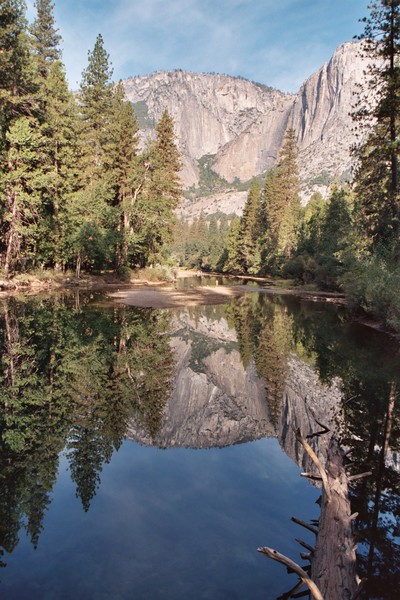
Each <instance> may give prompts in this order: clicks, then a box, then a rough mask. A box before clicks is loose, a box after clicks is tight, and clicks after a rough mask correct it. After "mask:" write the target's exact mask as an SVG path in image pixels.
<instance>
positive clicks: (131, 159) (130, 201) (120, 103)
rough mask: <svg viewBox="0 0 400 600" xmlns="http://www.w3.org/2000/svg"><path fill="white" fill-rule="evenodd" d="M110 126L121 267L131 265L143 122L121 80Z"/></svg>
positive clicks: (119, 265) (113, 102)
mask: <svg viewBox="0 0 400 600" xmlns="http://www.w3.org/2000/svg"><path fill="white" fill-rule="evenodd" d="M110 129H111V139H110V152H111V156H112V164H111V168H112V171H113V185H114V198H115V203H116V206H117V208H118V212H119V222H118V232H119V242H118V249H117V257H116V266H117V268H121V267H122V266H127V265H128V259H129V251H130V233H131V228H132V223H131V221H132V212H133V209H134V204H135V201H136V196H137V194H136V193H135V192H136V188H135V185H134V181H133V180H134V179H135V170H137V169H138V167H139V165H138V161H137V160H136V159H137V151H138V143H139V138H138V131H139V125H138V121H137V118H136V115H135V112H134V110H133V107H132V105H131V103H130V102H127V101H126V100H125V92H124V88H123V85H122V82H121V81H120V82H119V83H118V85H117V86H116V87H115V90H114V93H113V97H112V104H111V128H110Z"/></svg>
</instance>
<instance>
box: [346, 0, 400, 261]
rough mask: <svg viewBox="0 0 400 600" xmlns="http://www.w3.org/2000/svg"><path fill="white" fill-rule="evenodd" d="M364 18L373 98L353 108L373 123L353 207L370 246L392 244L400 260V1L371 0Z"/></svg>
mask: <svg viewBox="0 0 400 600" xmlns="http://www.w3.org/2000/svg"><path fill="white" fill-rule="evenodd" d="M363 22H364V23H365V30H364V34H363V35H362V36H361V37H362V39H363V40H364V44H365V46H364V47H365V52H366V54H367V55H368V56H371V57H372V59H373V60H372V66H371V68H370V72H369V87H370V88H371V89H373V90H374V94H376V95H377V102H376V104H375V105H374V106H373V107H372V108H371V109H369V108H368V105H366V106H365V105H364V106H363V107H362V108H361V110H359V111H357V112H356V114H355V118H356V119H361V120H365V118H366V119H367V122H369V123H371V122H372V123H375V125H374V126H373V129H372V131H371V133H370V135H369V136H368V138H367V140H366V142H365V143H364V144H363V145H362V146H361V147H360V148H359V150H358V156H359V159H360V166H359V171H358V174H357V175H356V191H357V196H358V211H357V212H358V215H359V221H360V224H361V228H362V229H363V231H364V233H365V236H366V238H367V239H366V242H367V246H368V247H369V249H374V248H376V247H379V246H380V245H384V246H386V247H388V246H392V247H393V249H394V257H395V261H396V262H397V264H400V193H399V192H400V190H399V143H398V140H399V120H398V115H399V113H400V2H399V1H398V0H377V1H374V2H372V3H371V6H370V15H369V17H366V18H365V19H363Z"/></svg>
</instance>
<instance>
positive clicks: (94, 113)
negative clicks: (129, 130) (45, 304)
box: [68, 35, 118, 275]
mask: <svg viewBox="0 0 400 600" xmlns="http://www.w3.org/2000/svg"><path fill="white" fill-rule="evenodd" d="M111 75H112V69H111V66H110V63H109V55H108V54H107V52H106V50H105V48H104V43H103V38H102V36H101V35H98V37H97V39H96V43H95V45H94V48H93V51H89V53H88V66H87V67H86V69H85V70H84V72H83V75H82V82H81V87H80V93H79V109H80V114H81V120H82V130H81V138H80V139H81V142H80V164H79V167H80V178H79V184H80V190H79V191H78V192H77V194H76V195H74V196H73V197H72V198H71V201H70V202H69V205H68V223H69V227H68V229H69V238H68V245H69V246H70V248H71V252H72V254H73V256H74V261H75V266H76V272H77V274H78V275H79V273H80V270H81V267H82V266H87V267H94V268H100V267H105V266H111V264H112V263H113V259H114V256H115V244H116V230H117V226H118V218H117V215H116V211H115V210H114V207H113V204H114V192H115V189H114V179H113V173H112V152H111V149H112V142H111V130H110V129H111V120H112V117H111V114H112V96H113V88H112V82H111Z"/></svg>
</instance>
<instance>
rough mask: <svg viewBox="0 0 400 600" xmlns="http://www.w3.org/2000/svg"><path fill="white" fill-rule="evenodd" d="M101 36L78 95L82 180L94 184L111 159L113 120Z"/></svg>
mask: <svg viewBox="0 0 400 600" xmlns="http://www.w3.org/2000/svg"><path fill="white" fill-rule="evenodd" d="M109 58H110V57H109V55H108V54H107V52H106V50H105V48H104V42H103V38H102V36H101V35H100V34H99V35H98V36H97V39H96V43H95V45H94V48H93V51H92V52H90V51H89V53H88V66H87V67H86V69H85V70H84V71H83V74H82V82H81V86H80V93H79V104H80V111H81V115H82V120H83V133H84V143H83V149H84V162H83V166H84V172H83V174H82V177H83V181H84V182H85V183H87V184H88V185H90V184H94V183H95V182H96V181H98V180H99V179H100V178H101V175H102V173H103V170H104V168H105V167H106V166H107V162H108V160H109V158H108V156H107V150H108V145H109V142H110V129H109V128H110V121H111V111H112V95H113V94H112V82H111V77H112V68H111V66H110V62H109Z"/></svg>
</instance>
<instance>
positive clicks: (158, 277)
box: [138, 265, 177, 281]
mask: <svg viewBox="0 0 400 600" xmlns="http://www.w3.org/2000/svg"><path fill="white" fill-rule="evenodd" d="M138 275H139V279H144V280H146V281H174V279H176V275H177V271H176V269H175V268H171V267H168V266H162V265H155V266H154V267H146V268H144V269H141V270H140V271H139V273H138Z"/></svg>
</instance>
